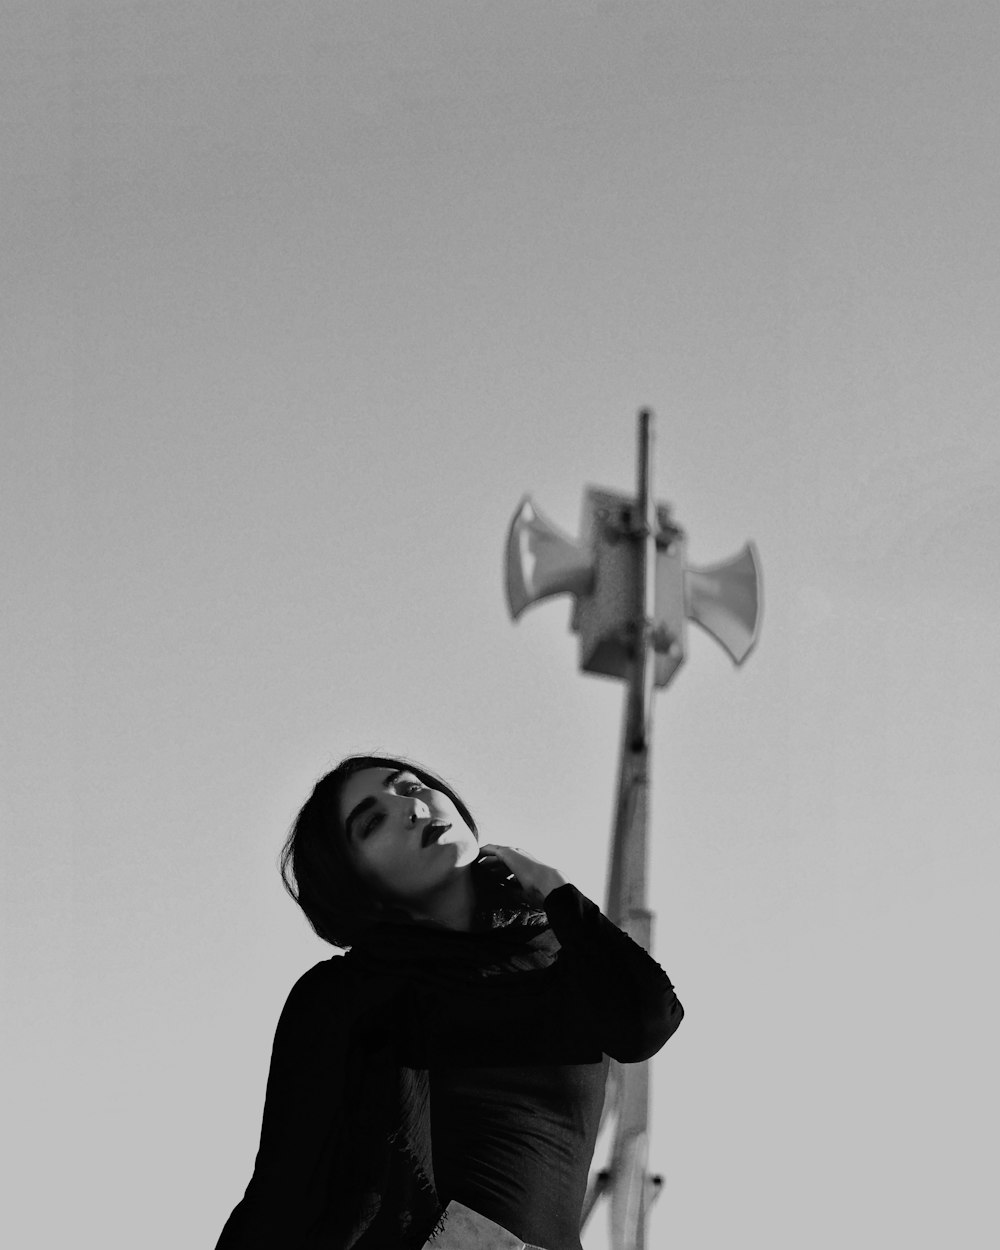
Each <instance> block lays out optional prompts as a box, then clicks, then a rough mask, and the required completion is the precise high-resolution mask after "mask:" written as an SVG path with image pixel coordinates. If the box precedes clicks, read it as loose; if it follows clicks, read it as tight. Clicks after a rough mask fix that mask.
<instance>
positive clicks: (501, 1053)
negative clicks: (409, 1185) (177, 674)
mask: <svg viewBox="0 0 1000 1250" xmlns="http://www.w3.org/2000/svg"><path fill="white" fill-rule="evenodd" d="M545 910H546V913H547V915H548V920H549V924H550V926H551V929H552V931H553V933H554V934H555V937H556V939H557V941H558V945H559V948H560V949H559V952H558V955H557V957H556V960H555V962H554V963H553V964H552V965H551V966H550V967H547V968H544V969H538V970H531V971H526V972H524V973H523V974H522V973H519V974H518V989H517V992H516V993H511V992H510V991H509V989H508V990H507V991H506V992H505V993H503V994H502V995H497V1000H496V1002H495V1003H491V1002H490V998H489V995H487V996H485V997H484V996H482V995H479V996H477V997H475V998H474V999H473V998H471V997H469V996H467V995H465V994H463V993H461V992H458V991H448V992H443V991H440V990H434V991H431V990H424V992H423V996H422V999H421V1003H420V1016H421V1017H422V1019H421V1021H420V1027H419V1028H414V1029H413V1030H412V1031H411V1030H408V1029H407V1028H406V1027H405V1025H404V1026H403V1028H402V1031H401V1035H399V1036H397V1037H396V1038H395V1044H396V1048H397V1051H398V1055H399V1060H400V1062H401V1063H403V1064H405V1065H407V1066H408V1067H413V1068H426V1069H427V1070H428V1071H429V1076H430V1102H431V1107H430V1113H431V1133H432V1142H433V1164H434V1176H435V1185H436V1188H437V1192H438V1195H439V1197H440V1199H441V1205H442V1207H443V1206H446V1205H447V1203H448V1202H449V1201H450V1200H451V1199H452V1198H456V1199H458V1200H459V1201H460V1202H463V1203H464V1204H465V1205H466V1206H468V1207H471V1208H472V1209H473V1210H476V1211H479V1212H480V1213H481V1214H482V1215H486V1216H488V1217H489V1218H490V1219H493V1220H495V1221H496V1222H497V1223H498V1224H501V1225H503V1226H504V1227H505V1228H507V1229H509V1230H510V1231H511V1232H513V1233H515V1234H516V1235H517V1236H518V1237H520V1238H521V1239H522V1240H524V1241H526V1242H529V1243H532V1244H535V1245H540V1246H544V1247H546V1250H580V1236H579V1221H580V1210H581V1206H582V1202H583V1196H584V1192H585V1190H586V1184H587V1174H588V1170H589V1167H590V1162H591V1159H592V1156H593V1151H594V1144H595V1141H596V1138H597V1130H598V1126H599V1122H600V1114H601V1108H602V1104H603V1098H604V1084H605V1077H606V1073H607V1056H611V1058H614V1059H617V1060H618V1061H620V1062H622V1063H637V1062H639V1061H641V1060H643V1059H648V1058H650V1057H651V1056H652V1055H654V1054H655V1053H656V1052H657V1051H658V1050H659V1049H660V1048H661V1047H662V1046H663V1045H664V1043H665V1042H666V1041H667V1039H668V1038H669V1037H670V1036H671V1034H673V1032H674V1031H675V1030H676V1028H677V1026H678V1025H679V1024H680V1021H681V1019H682V1017H683V1014H684V1013H683V1008H682V1007H681V1004H680V1002H679V1001H678V999H677V996H676V994H675V993H674V989H673V986H672V985H671V983H670V980H669V978H668V977H667V975H666V973H665V972H664V971H663V969H662V968H661V967H660V966H659V964H657V963H656V962H655V960H653V959H652V958H651V957H650V956H649V955H648V954H647V953H646V952H645V951H644V950H642V948H641V947H640V946H638V945H637V944H636V943H635V942H633V941H632V939H631V938H629V937H628V936H627V935H626V934H625V933H623V932H622V931H621V930H620V929H619V928H617V926H615V925H614V924H612V923H611V921H610V920H608V919H607V917H605V916H604V915H603V914H602V913H601V911H600V909H599V908H598V907H597V905H596V904H595V903H593V902H591V901H590V900H589V899H588V898H586V897H585V896H584V895H583V894H581V893H580V892H579V890H577V889H576V887H575V886H573V885H570V884H566V885H562V886H559V887H558V888H557V889H555V890H553V891H551V893H550V894H549V895H548V896H547V897H546V899H545ZM522 977H523V988H522V985H521V978H522ZM352 978H353V973H352V970H351V960H350V956H349V955H348V956H346V957H344V958H337V957H334V958H333V959H330V960H326V961H324V962H323V963H321V964H317V965H316V966H315V967H314V968H312V969H310V971H309V972H307V973H306V974H305V975H304V976H303V977H301V978H300V979H299V981H298V982H297V983H296V985H295V986H294V987H293V989H292V992H291V994H290V995H289V998H288V1001H287V1003H286V1004H285V1008H284V1010H283V1012H282V1015H281V1019H280V1020H279V1023H278V1028H277V1031H276V1035H275V1043H274V1050H273V1053H272V1059H271V1070H270V1074H269V1076H268V1085H267V1094H266V1098H265V1105H264V1118H263V1127H262V1131H261V1144H260V1150H259V1152H258V1155H257V1161H256V1166H255V1170H254V1175H253V1178H252V1179H251V1182H250V1185H249V1186H248V1188H247V1192H246V1196H245V1197H244V1199H243V1200H242V1202H240V1203H239V1205H238V1206H237V1207H236V1209H235V1210H234V1211H233V1213H232V1215H231V1216H230V1218H229V1220H228V1222H227V1224H226V1226H225V1228H224V1229H223V1232H222V1236H221V1238H220V1240H219V1243H218V1246H217V1250H299V1248H300V1247H301V1248H302V1250H305V1247H310V1248H311V1247H312V1246H314V1245H315V1246H319V1245H320V1244H323V1243H321V1242H320V1241H316V1240H314V1239H313V1236H312V1235H311V1234H310V1232H309V1230H310V1229H313V1228H315V1227H316V1225H317V1222H318V1220H319V1219H320V1216H321V1213H322V1211H323V1210H324V1209H325V1208H326V1206H327V1204H328V1202H329V1198H330V1194H329V1190H330V1185H331V1181H330V1175H331V1160H333V1159H334V1158H335V1157H336V1155H337V1152H338V1151H339V1150H343V1148H344V1143H343V1142H342V1141H338V1138H337V1133H338V1127H339V1123H340V1120H341V1117H342V1111H343V1107H344V1102H345V1097H346V1096H347V1091H345V1089H344V1087H343V1086H344V1081H343V1077H344V1071H345V1059H346V1055H347V1053H348V1049H349V1048H350V1047H352V1046H353V1047H357V1046H358V1040H359V1039H358V1033H359V1031H360V1032H363V1031H364V1029H365V1028H366V1027H369V1026H368V1025H366V1024H365V1023H364V1022H363V1021H362V1020H361V1019H359V1018H358V1016H357V1014H356V1013H352V1010H351V1005H352ZM398 1025H399V1021H398V1019H397V1020H396V1026H397V1027H398ZM470 1055H474V1056H475V1066H471V1065H470V1064H469V1056H470ZM334 1170H335V1169H334ZM373 1244H374V1243H373ZM357 1245H358V1250H361V1247H364V1246H366V1245H367V1240H366V1238H364V1237H363V1238H362V1239H361V1241H360V1242H358V1243H357ZM329 1250H343V1248H342V1247H336V1246H332V1245H331V1246H330V1247H329Z"/></svg>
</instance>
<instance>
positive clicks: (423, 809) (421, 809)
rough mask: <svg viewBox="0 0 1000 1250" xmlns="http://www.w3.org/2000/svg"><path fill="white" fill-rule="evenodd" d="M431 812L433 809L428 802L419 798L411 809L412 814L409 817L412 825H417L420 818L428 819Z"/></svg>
mask: <svg viewBox="0 0 1000 1250" xmlns="http://www.w3.org/2000/svg"><path fill="white" fill-rule="evenodd" d="M430 814H431V809H430V808H429V807H428V806H427V804H426V803H424V802H423V800H422V799H417V801H416V802H415V803H414V804H413V807H412V808H411V809H410V815H409V816H408V817H407V819H408V821H409V823H410V824H411V825H415V824H416V823H417V821H418V820H428V819H429V818H430Z"/></svg>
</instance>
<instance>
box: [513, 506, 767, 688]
mask: <svg viewBox="0 0 1000 1250" xmlns="http://www.w3.org/2000/svg"><path fill="white" fill-rule="evenodd" d="M635 507H636V505H635V500H634V499H630V498H628V497H627V496H624V495H619V494H616V493H614V492H612V491H607V490H602V489H600V488H598V487H593V486H592V487H588V489H587V490H586V492H585V494H584V502H583V520H582V524H581V537H580V538H579V539H575V538H572V537H570V535H568V534H566V533H564V532H563V531H562V530H561V529H559V527H558V526H557V525H555V524H554V523H553V522H552V521H550V520H549V519H548V518H547V517H546V516H544V515H543V514H542V513H541V512H540V511H539V510H538V508H536V507H535V505H534V503H533V502H532V500H531V497H530V496H528V495H526V496H525V497H524V499H523V500H522V501H521V504H520V506H519V507H518V509H517V511H516V512H515V514H514V517H513V519H512V521H511V524H510V530H509V532H508V535H507V549H506V570H505V572H506V588H507V605H508V608H509V610H510V614H511V617H512V618H513V619H514V620H517V618H518V617H519V616H520V615H521V613H522V612H524V610H525V609H526V608H528V607H530V606H531V605H532V604H534V603H538V602H539V601H540V600H542V599H548V598H550V597H552V596H553V595H559V594H570V595H572V596H573V597H574V606H573V615H572V618H571V621H570V628H571V629H572V630H573V632H574V633H576V634H577V635H578V636H579V639H580V667H581V668H582V669H583V670H584V671H585V672H588V673H599V674H603V675H604V676H607V677H617V678H620V679H622V680H627V678H628V676H629V673H630V671H631V666H632V663H633V657H634V654H635V621H636V596H637V586H638V558H639V544H638V543H637V542H636V541H635V538H634V534H635V528H636V527H635V520H636V518H635V516H634V511H635ZM656 516H657V532H656V562H655V594H654V603H655V616H654V622H653V651H654V681H655V684H656V685H657V686H665V685H666V684H667V683H668V682H669V681H670V679H671V677H673V675H674V673H675V672H676V671H677V669H678V668H679V667H680V666H681V664H682V663H683V662H684V657H685V654H686V646H687V642H686V622H687V621H688V620H692V621H694V622H695V623H696V624H697V625H699V626H700V627H701V628H702V629H704V630H705V631H706V632H707V633H709V634H710V635H711V636H712V637H713V638H714V639H715V640H716V641H717V642H718V643H719V644H720V645H721V646H722V647H723V648H724V649H725V650H726V651H727V652H728V653H729V655H730V656H731V658H732V659H733V661H734V662H735V663H736V664H742V663H743V661H744V660H745V659H746V658H747V656H748V655H749V654H750V652H751V650H752V649H753V646H754V643H755V642H756V641H757V634H758V631H759V626H760V616H761V578H760V563H759V560H758V557H757V551H756V548H755V547H754V544H753V543H752V542H748V543H747V544H746V545H745V546H744V547H743V549H742V550H741V551H740V552H739V553H738V554H737V555H735V556H733V557H732V559H730V560H724V561H722V562H721V563H719V564H713V565H709V566H707V567H705V568H690V567H688V565H687V564H686V563H685V541H686V540H685V536H684V532H683V531H682V530H681V529H680V528H679V527H678V526H676V525H675V524H674V523H673V522H672V521H671V519H670V510H669V508H668V507H667V506H666V505H663V504H660V505H658V506H657V508H656Z"/></svg>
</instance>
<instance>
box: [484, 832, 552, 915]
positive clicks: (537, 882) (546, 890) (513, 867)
mask: <svg viewBox="0 0 1000 1250" xmlns="http://www.w3.org/2000/svg"><path fill="white" fill-rule="evenodd" d="M479 857H480V859H482V860H483V861H484V863H487V864H494V865H497V866H498V867H500V868H506V870H507V874H508V875H509V876H513V877H514V878H515V880H516V881H517V884H518V885H519V886H520V887H521V889H522V890H523V891H524V894H525V897H526V898H527V900H528V902H529V903H530V904H531V905H532V907H544V906H545V898H546V896H547V895H548V894H551V893H552V891H553V890H555V889H558V887H559V886H561V885H566V884H567V882H566V878H565V877H564V876H563V875H562V873H561V872H560V871H559V870H558V869H557V868H550V867H549V866H548V865H547V864H543V863H541V862H540V861H539V860H537V859H535V857H534V855H529V854H528V852H527V851H522V850H521V848H520V847H513V846H498V845H497V844H496V843H495V842H488V843H487V844H486V845H485V846H484V847H483V848H482V850H481V851H480V853H479Z"/></svg>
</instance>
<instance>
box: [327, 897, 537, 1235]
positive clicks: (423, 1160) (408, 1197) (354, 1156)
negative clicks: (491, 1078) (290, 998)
mask: <svg viewBox="0 0 1000 1250" xmlns="http://www.w3.org/2000/svg"><path fill="white" fill-rule="evenodd" d="M558 950H559V943H558V941H557V939H556V937H555V934H554V933H553V932H552V930H551V929H550V928H549V927H548V925H547V924H544V923H520V924H518V923H515V924H512V925H509V926H506V927H504V928H493V929H485V930H482V931H479V932H471V933H463V932H459V931H456V930H452V929H446V928H444V927H442V926H439V925H430V924H419V923H416V924H415V923H405V922H397V921H382V922H381V923H380V924H378V925H377V926H376V927H375V928H374V929H372V930H371V931H370V932H369V933H368V934H366V935H365V937H364V938H362V939H360V940H359V941H358V942H357V943H356V944H355V945H354V946H353V947H352V949H351V950H350V952H349V953H348V954H347V955H346V956H345V957H344V958H345V961H346V962H349V963H350V965H351V967H352V968H353V970H354V972H355V975H356V978H357V981H358V994H359V1000H360V1001H359V1003H358V1013H357V1016H356V1017H355V1019H356V1027H355V1028H354V1029H353V1030H352V1041H351V1047H350V1055H349V1059H348V1071H347V1073H346V1089H347V1091H348V1099H347V1111H346V1119H345V1124H344V1132H343V1140H344V1142H345V1143H346V1146H345V1150H344V1153H343V1162H342V1167H341V1169H340V1171H341V1182H340V1184H338V1189H341V1192H342V1193H345V1194H347V1195H349V1202H348V1204H346V1207H347V1208H349V1209H346V1208H342V1213H341V1214H340V1215H339V1216H338V1228H337V1231H336V1234H335V1236H336V1241H335V1242H334V1243H333V1244H335V1245H336V1246H338V1247H341V1246H342V1247H344V1250H351V1248H352V1247H355V1246H357V1247H358V1250H362V1247H363V1248H364V1250H383V1247H384V1248H385V1250H397V1248H400V1247H406V1248H407V1250H409V1248H410V1247H413V1248H414V1250H419V1247H420V1246H422V1245H423V1244H424V1242H425V1241H426V1240H427V1239H428V1237H433V1236H434V1235H435V1234H436V1233H437V1232H439V1231H440V1230H441V1229H442V1228H443V1227H444V1222H445V1216H444V1208H443V1205H442V1203H441V1201H440V1199H439V1197H438V1194H437V1190H436V1189H435V1184H434V1165H433V1160H432V1150H431V1126H430V1085H429V1079H428V1072H427V1069H426V1068H414V1067H407V1066H405V1065H403V1064H402V1063H401V1062H400V1060H399V1058H398V1056H397V1053H396V1048H395V1046H394V1039H395V1038H398V1037H400V1036H403V1034H404V1032H405V1031H406V1030H408V1031H409V1035H410V1036H412V1035H413V1030H414V1029H416V1030H417V1031H418V1032H419V1031H420V1030H421V1010H420V1003H419V998H420V990H421V989H422V988H433V989H439V990H445V991H447V990H452V991H455V990H461V991H462V992H463V993H464V994H471V995H473V997H478V996H479V995H486V994H495V993H497V992H500V993H502V992H503V987H504V986H505V985H507V984H511V985H512V984H513V982H514V979H515V978H517V977H518V976H519V974H521V973H523V972H526V971H528V970H534V969H540V968H547V967H549V966H550V965H551V964H552V963H553V962H554V960H555V957H556V954H557V953H558ZM352 1015H353V1013H352ZM475 1061H476V1056H475V1055H469V1056H468V1062H469V1063H470V1064H471V1063H475ZM341 1186H342V1188H341ZM331 1231H332V1230H331ZM327 1244H329V1243H327Z"/></svg>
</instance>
